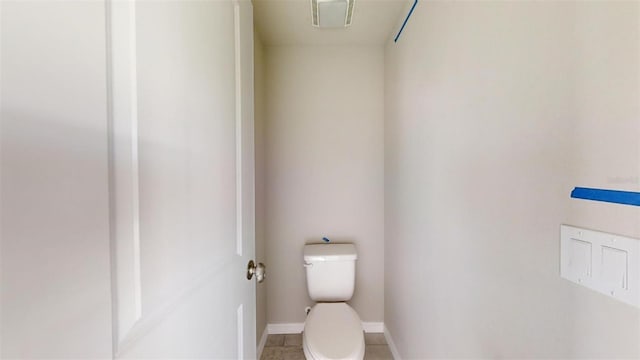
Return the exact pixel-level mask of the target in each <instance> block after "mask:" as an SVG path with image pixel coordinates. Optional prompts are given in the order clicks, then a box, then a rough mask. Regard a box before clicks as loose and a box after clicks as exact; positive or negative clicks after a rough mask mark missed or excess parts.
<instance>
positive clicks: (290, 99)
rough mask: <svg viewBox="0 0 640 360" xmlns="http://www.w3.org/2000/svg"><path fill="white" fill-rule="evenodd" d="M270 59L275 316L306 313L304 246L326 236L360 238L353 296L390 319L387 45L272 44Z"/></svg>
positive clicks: (368, 316) (271, 301)
mask: <svg viewBox="0 0 640 360" xmlns="http://www.w3.org/2000/svg"><path fill="white" fill-rule="evenodd" d="M266 60H267V62H266V64H267V65H266V73H267V78H266V83H267V85H266V94H267V98H266V100H267V122H266V125H265V126H266V130H265V135H266V167H265V168H266V173H265V175H266V199H265V200H266V210H265V216H266V234H267V238H266V244H267V248H266V254H267V261H268V262H267V267H268V269H269V271H268V279H267V292H268V293H267V298H268V301H267V309H268V311H267V313H268V322H269V323H290V322H303V321H304V318H305V313H304V307H305V306H306V305H311V304H312V301H311V300H310V299H309V297H308V294H307V288H306V280H305V273H304V268H303V266H302V262H303V260H302V249H303V246H304V244H305V243H309V242H319V241H321V238H322V237H323V236H327V237H329V238H331V239H332V240H333V241H334V242H340V241H343V242H346V241H348V242H354V243H355V244H356V247H357V249H358V254H359V259H358V262H357V272H358V273H357V277H356V290H355V295H354V297H353V299H352V301H351V304H352V305H353V306H354V308H355V309H356V311H358V313H359V315H360V317H361V319H362V320H363V321H382V318H383V303H382V298H383V258H384V255H383V210H384V209H383V132H382V131H383V49H382V47H380V46H375V47H374V46H372V47H355V46H349V47H347V46H344V47H329V46H327V47H324V46H320V47H302V46H300V47H269V48H267V56H266ZM365 269H366V271H365Z"/></svg>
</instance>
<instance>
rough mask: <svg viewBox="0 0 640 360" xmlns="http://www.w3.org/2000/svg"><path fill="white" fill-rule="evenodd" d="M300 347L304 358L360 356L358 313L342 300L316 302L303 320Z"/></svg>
mask: <svg viewBox="0 0 640 360" xmlns="http://www.w3.org/2000/svg"><path fill="white" fill-rule="evenodd" d="M302 349H303V351H304V355H305V357H306V358H307V360H338V359H341V360H342V359H345V360H346V359H349V360H360V359H363V358H364V349H365V345H364V334H363V330H362V322H361V321H360V317H359V316H358V314H357V313H356V312H355V310H353V309H352V308H351V306H349V305H348V304H347V303H344V302H337V303H319V304H316V305H315V306H314V307H313V308H312V309H311V312H309V315H308V316H307V320H306V321H305V323H304V332H303V333H302Z"/></svg>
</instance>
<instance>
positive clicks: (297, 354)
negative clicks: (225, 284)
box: [260, 333, 393, 360]
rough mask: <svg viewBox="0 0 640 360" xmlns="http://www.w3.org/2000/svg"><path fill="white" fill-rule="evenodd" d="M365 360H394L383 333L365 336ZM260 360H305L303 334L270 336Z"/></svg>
mask: <svg viewBox="0 0 640 360" xmlns="http://www.w3.org/2000/svg"><path fill="white" fill-rule="evenodd" d="M364 343H365V353H364V359H365V360H393V356H392V355H391V351H390V350H389V346H388V345H387V341H386V340H385V338H384V335H383V334H381V333H367V334H364ZM260 360H305V358H304V352H303V351H302V334H286V335H269V336H268V337H267V343H266V345H265V346H264V350H263V351H262V356H261V357H260Z"/></svg>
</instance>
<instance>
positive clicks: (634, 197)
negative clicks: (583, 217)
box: [571, 187, 640, 206]
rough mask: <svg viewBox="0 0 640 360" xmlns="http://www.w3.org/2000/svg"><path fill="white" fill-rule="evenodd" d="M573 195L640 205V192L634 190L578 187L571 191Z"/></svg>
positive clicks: (580, 197) (577, 197)
mask: <svg viewBox="0 0 640 360" xmlns="http://www.w3.org/2000/svg"><path fill="white" fill-rule="evenodd" d="M571 197H572V198H575V199H585V200H594V201H604V202H610V203H615V204H624V205H634V206H640V193H638V192H633V191H619V190H606V189H591V188H583V187H577V188H574V189H573V191H571Z"/></svg>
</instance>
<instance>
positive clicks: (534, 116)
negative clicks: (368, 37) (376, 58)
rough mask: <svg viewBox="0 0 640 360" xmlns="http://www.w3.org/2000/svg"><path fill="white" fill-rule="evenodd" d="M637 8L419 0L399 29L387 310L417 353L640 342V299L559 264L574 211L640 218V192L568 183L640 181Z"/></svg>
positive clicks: (577, 215)
mask: <svg viewBox="0 0 640 360" xmlns="http://www.w3.org/2000/svg"><path fill="white" fill-rule="evenodd" d="M637 14H638V5H637V3H599V4H591V5H586V4H585V3H570V2H515V3H514V2H478V3H471V2H420V3H419V5H418V7H417V8H416V10H415V12H414V14H413V16H412V18H411V20H410V22H409V24H408V26H407V28H406V29H405V32H404V33H403V34H402V37H401V38H400V40H399V42H398V43H393V42H390V43H388V45H387V47H386V52H385V111H386V113H385V269H386V273H385V284H386V288H385V324H386V326H387V327H388V329H389V332H390V334H391V335H392V337H393V339H394V340H395V343H396V345H397V347H398V350H399V352H400V355H401V356H402V357H403V358H447V357H469V358H499V357H503V358H524V357H527V358H532V357H544V358H569V357H606V358H616V357H638V356H640V349H639V345H638V342H637V339H638V337H639V335H640V329H639V326H640V321H639V320H640V313H639V312H638V310H637V309H635V308H632V307H629V306H627V305H625V304H622V303H618V302H615V301H613V300H610V299H608V298H606V297H603V296H602V295H599V294H596V293H594V292H590V291H588V290H586V289H583V288H579V287H577V286H576V285H574V284H572V283H569V282H567V281H565V280H562V279H560V277H559V246H558V244H559V236H558V232H559V230H558V228H559V224H561V223H563V222H569V223H572V224H574V225H579V226H585V227H592V228H597V229H599V230H603V231H610V232H617V233H623V234H628V235H633V236H638V235H639V233H638V223H637V220H638V219H639V216H638V210H637V208H631V207H625V208H624V209H622V208H621V207H620V206H617V205H601V204H595V203H593V202H589V203H587V202H583V201H578V200H570V199H569V193H570V191H571V189H572V187H573V186H604V185H608V186H606V187H618V186H617V185H616V184H606V182H607V179H609V178H612V177H616V176H620V177H631V178H634V177H635V179H636V180H634V181H635V182H634V183H633V184H631V183H629V184H625V185H624V187H627V188H630V189H636V190H637V187H638V185H637V176H638V162H639V158H638V129H639V128H638V116H639V115H640V114H639V112H638V107H637V99H638V95H639V92H638V88H639V87H638V67H637V64H638V63H639V62H640V59H638V42H639V39H638V17H637ZM587 55H588V56H587ZM605 212H609V213H610V214H609V215H606V216H605V215H604V213H605ZM617 215H621V216H622V217H618V216H617ZM594 219H599V220H594Z"/></svg>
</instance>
